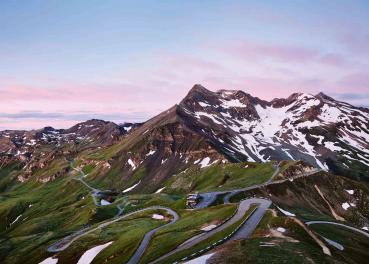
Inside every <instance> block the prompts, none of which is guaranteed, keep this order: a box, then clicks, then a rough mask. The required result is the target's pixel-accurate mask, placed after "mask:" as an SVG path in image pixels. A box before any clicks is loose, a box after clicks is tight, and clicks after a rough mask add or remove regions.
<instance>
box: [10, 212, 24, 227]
mask: <svg viewBox="0 0 369 264" xmlns="http://www.w3.org/2000/svg"><path fill="white" fill-rule="evenodd" d="M21 217H22V214H20V215H18V216H17V218H15V220H14V221H13V222H11V223H10V225H13V224H14V223H15V222H17V221H18V220H19V218H21Z"/></svg>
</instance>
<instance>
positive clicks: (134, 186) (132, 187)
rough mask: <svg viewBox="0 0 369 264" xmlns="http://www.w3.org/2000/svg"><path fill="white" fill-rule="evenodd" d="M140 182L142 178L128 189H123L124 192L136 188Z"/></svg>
mask: <svg viewBox="0 0 369 264" xmlns="http://www.w3.org/2000/svg"><path fill="white" fill-rule="evenodd" d="M140 183H141V180H139V182H138V183H136V184H134V185H133V186H131V187H129V188H127V189H125V190H123V191H122V193H126V192H129V191H131V190H133V189H134V188H136V187H137V185H139V184H140Z"/></svg>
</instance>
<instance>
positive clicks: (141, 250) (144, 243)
mask: <svg viewBox="0 0 369 264" xmlns="http://www.w3.org/2000/svg"><path fill="white" fill-rule="evenodd" d="M163 208H164V207H162V209H163ZM163 210H166V211H167V213H169V214H170V215H172V216H173V219H172V220H171V221H170V222H169V223H168V224H166V225H163V226H159V227H157V228H155V229H153V230H150V231H149V232H147V233H146V234H145V236H144V238H143V239H142V241H141V243H140V245H139V247H138V248H137V250H136V252H135V253H134V254H133V256H132V257H131V259H130V260H129V261H128V262H127V263H128V264H135V263H137V262H138V261H139V260H140V258H141V256H142V255H143V253H144V252H145V249H146V247H147V245H148V244H149V242H150V239H151V237H152V235H153V234H154V233H155V232H156V231H157V230H158V229H160V228H163V227H164V226H168V225H171V224H173V223H175V222H176V221H177V220H178V219H179V216H178V214H177V213H176V212H175V211H173V210H172V209H169V208H165V209H163Z"/></svg>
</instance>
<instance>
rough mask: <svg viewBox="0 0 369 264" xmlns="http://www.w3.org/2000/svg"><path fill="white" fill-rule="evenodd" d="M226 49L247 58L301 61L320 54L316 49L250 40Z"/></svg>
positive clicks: (309, 59)
mask: <svg viewBox="0 0 369 264" xmlns="http://www.w3.org/2000/svg"><path fill="white" fill-rule="evenodd" d="M225 51H226V52H228V53H229V54H232V55H234V56H237V57H238V58H243V59H245V60H248V59H269V60H276V61H280V62H299V63H302V62H306V61H311V60H314V59H315V58H316V57H317V56H318V55H319V53H318V52H317V51H316V50H315V49H310V48H305V47H298V46H288V45H279V44H274V45H271V44H261V43H253V42H250V41H243V42H239V43H233V44H230V45H229V47H228V48H226V50H225Z"/></svg>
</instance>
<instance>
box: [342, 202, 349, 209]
mask: <svg viewBox="0 0 369 264" xmlns="http://www.w3.org/2000/svg"><path fill="white" fill-rule="evenodd" d="M342 208H343V209H345V210H347V209H348V208H350V205H349V203H343V204H342Z"/></svg>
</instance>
